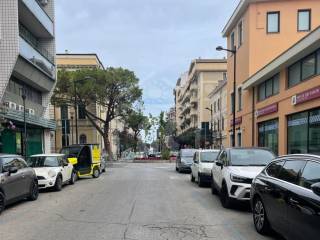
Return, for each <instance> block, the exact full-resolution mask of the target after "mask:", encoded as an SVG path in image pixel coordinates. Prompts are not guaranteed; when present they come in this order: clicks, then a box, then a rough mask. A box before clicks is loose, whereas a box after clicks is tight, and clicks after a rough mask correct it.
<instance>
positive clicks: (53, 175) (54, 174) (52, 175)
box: [48, 170, 57, 178]
mask: <svg viewBox="0 0 320 240" xmlns="http://www.w3.org/2000/svg"><path fill="white" fill-rule="evenodd" d="M48 175H49V177H51V178H53V177H55V176H56V175H57V173H56V172H55V171H53V170H50V171H49V172H48Z"/></svg>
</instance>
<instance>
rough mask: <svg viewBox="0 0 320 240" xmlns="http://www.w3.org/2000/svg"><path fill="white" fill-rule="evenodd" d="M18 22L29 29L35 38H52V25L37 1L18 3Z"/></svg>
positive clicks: (21, 1)
mask: <svg viewBox="0 0 320 240" xmlns="http://www.w3.org/2000/svg"><path fill="white" fill-rule="evenodd" d="M19 21H20V22H22V23H23V24H25V25H26V26H27V27H30V29H32V30H33V32H34V34H35V35H36V36H37V37H42V38H50V37H53V36H54V23H53V21H52V20H51V18H50V17H49V16H48V14H47V13H46V12H45V11H44V10H43V9H42V7H41V6H40V4H39V3H38V1H37V0H20V1H19Z"/></svg>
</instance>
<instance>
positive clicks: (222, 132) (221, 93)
mask: <svg viewBox="0 0 320 240" xmlns="http://www.w3.org/2000/svg"><path fill="white" fill-rule="evenodd" d="M209 99H210V102H211V109H212V122H211V124H212V127H213V148H215V149H218V148H223V147H226V146H227V131H226V123H227V121H226V119H227V80H222V81H220V82H219V83H218V85H217V87H216V88H215V89H214V90H213V91H212V92H211V93H210V94H209Z"/></svg>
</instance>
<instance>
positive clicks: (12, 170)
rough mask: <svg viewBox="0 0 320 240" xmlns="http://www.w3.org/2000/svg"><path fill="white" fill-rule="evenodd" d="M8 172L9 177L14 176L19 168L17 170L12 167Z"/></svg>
mask: <svg viewBox="0 0 320 240" xmlns="http://www.w3.org/2000/svg"><path fill="white" fill-rule="evenodd" d="M8 172H9V175H11V174H13V173H16V172H18V168H17V167H10V168H9V170H8Z"/></svg>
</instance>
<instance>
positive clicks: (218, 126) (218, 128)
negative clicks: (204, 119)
mask: <svg viewBox="0 0 320 240" xmlns="http://www.w3.org/2000/svg"><path fill="white" fill-rule="evenodd" d="M217 130H218V131H220V130H221V129H220V120H219V119H218V123H217Z"/></svg>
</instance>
